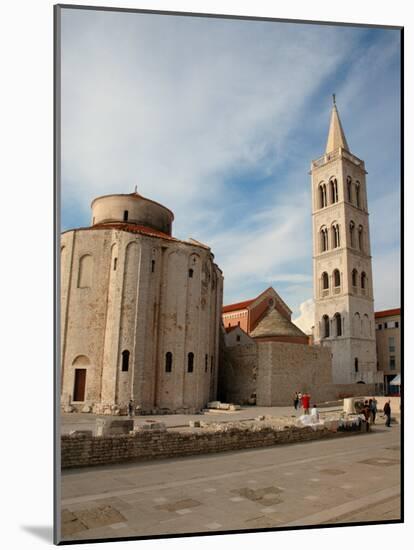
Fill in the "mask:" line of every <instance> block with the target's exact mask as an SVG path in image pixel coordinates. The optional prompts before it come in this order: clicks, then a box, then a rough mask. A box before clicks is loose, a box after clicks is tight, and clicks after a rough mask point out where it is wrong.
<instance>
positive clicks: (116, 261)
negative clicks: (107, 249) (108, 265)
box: [114, 258, 118, 271]
mask: <svg viewBox="0 0 414 550" xmlns="http://www.w3.org/2000/svg"><path fill="white" fill-rule="evenodd" d="M117 263H118V258H114V271H116V264H117Z"/></svg>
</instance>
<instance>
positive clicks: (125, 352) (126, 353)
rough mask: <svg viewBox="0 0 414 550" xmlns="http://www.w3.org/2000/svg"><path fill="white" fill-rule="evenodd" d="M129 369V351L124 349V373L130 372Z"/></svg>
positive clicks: (122, 368)
mask: <svg viewBox="0 0 414 550" xmlns="http://www.w3.org/2000/svg"><path fill="white" fill-rule="evenodd" d="M128 368H129V351H128V350H127V349H124V351H123V352H122V367H121V370H122V372H128Z"/></svg>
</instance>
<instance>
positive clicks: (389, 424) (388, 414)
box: [384, 399, 391, 428]
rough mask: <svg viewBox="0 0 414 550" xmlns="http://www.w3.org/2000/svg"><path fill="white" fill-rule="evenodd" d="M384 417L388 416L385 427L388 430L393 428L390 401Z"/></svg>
mask: <svg viewBox="0 0 414 550" xmlns="http://www.w3.org/2000/svg"><path fill="white" fill-rule="evenodd" d="M384 415H385V416H386V418H387V420H386V421H385V425H386V426H387V428H391V400H390V399H388V401H387V402H386V403H385V405H384Z"/></svg>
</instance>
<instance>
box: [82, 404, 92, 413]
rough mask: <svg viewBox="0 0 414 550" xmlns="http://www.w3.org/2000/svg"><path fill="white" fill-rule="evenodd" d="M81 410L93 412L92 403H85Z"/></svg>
mask: <svg viewBox="0 0 414 550" xmlns="http://www.w3.org/2000/svg"><path fill="white" fill-rule="evenodd" d="M81 412H83V413H90V412H92V407H91V406H90V405H84V406H83V407H82V410H81Z"/></svg>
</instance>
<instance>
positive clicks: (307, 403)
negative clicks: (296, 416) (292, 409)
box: [302, 393, 310, 414]
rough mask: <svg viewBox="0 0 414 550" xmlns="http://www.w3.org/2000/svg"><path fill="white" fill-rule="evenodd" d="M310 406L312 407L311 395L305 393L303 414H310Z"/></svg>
mask: <svg viewBox="0 0 414 550" xmlns="http://www.w3.org/2000/svg"><path fill="white" fill-rule="evenodd" d="M309 406H310V395H309V394H308V393H304V394H303V396H302V407H303V414H309Z"/></svg>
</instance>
